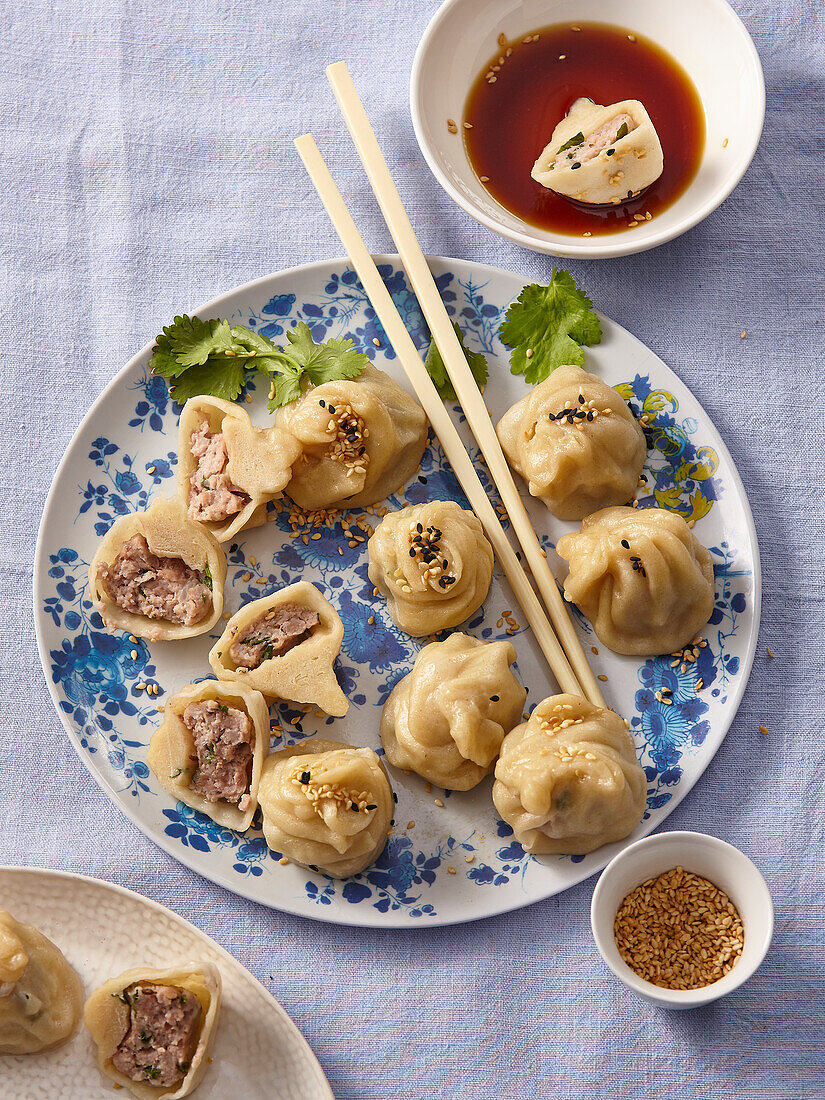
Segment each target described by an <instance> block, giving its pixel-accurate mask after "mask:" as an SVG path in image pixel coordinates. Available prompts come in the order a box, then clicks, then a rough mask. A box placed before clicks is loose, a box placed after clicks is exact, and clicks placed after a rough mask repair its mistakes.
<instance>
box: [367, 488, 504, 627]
mask: <svg viewBox="0 0 825 1100" xmlns="http://www.w3.org/2000/svg"><path fill="white" fill-rule="evenodd" d="M419 525H420V526H421V528H422V533H423V535H424V536H426V534H427V528H433V529H435V530H436V531H440V532H441V536H440V538H439V540H438V547H439V550H438V554H437V555H436V558H437V560H436V561H435V562H434V564H433V568H434V570H435V572H434V574H433V575H432V576H429V577H428V576H425V572H424V568H423V563H422V562H421V560H420V559H419V558H417V557H411V556H410V550H411V549H414V540H415V538H416V535H417V534H418V533H419V532H418V526H419ZM367 552H368V556H369V566H368V575H369V579H370V580H371V581H372V583H373V584H374V585H375V587H376V588H377V589H378V591H379V592H380V593H381V594H382V595H383V596H384V597H385V599H386V601H387V609H388V611H389V613H390V617H391V618H392V620H393V622H394V623H395V625H396V626H397V627H399V629H400V630H404V631H406V633H407V634H411V635H412V636H413V637H416V638H420V637H424V636H425V635H427V634H434V633H436V632H437V631H439V630H448V629H450V628H451V627H454V626H458V625H459V623H463V622H464V620H465V619H468V618H469V617H470V616H471V615H472V614H474V612H476V611H478V609H479V608H480V607H481V605H482V604H483V603H484V601H485V599H486V598H487V593H488V592H489V591H490V582H491V580H492V577H493V548H492V547H491V546H490V543H489V542H488V541H487V538H486V536H485V534H484V529H483V527H482V526H481V521H480V520H479V519H478V517H477V516H476V515H474V513H473V512H468V511H465V510H464V509H462V508H461V507H459V505H458V504H456V502H455V501H454V500H433V501H430V502H428V503H426V504H415V505H411V506H410V507H408V508H402V509H401V511H399V512H391V513H390V514H389V515H387V516H385V517H384V519H383V520H382V521H381V523H380V524H379V525H378V527H377V528H376V529H375V532H374V534H373V535H372V537H371V538H370V539H369V541H368V543H367ZM444 562H446V563H447V567H446V569H443V570H442V569H441V566H442V565H443V563H444ZM451 577H454V578H455V580H454V581H450V582H449V583H447V581H446V580H445V578H447V579H448V578H451ZM442 581H445V583H444V584H442Z"/></svg>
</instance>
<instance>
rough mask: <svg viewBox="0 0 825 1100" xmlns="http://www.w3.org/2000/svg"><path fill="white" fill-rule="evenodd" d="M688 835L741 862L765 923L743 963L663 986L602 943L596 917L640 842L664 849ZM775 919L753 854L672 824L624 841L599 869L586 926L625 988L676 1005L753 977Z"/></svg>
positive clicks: (694, 1002)
mask: <svg viewBox="0 0 825 1100" xmlns="http://www.w3.org/2000/svg"><path fill="white" fill-rule="evenodd" d="M688 839H689V840H692V841H694V842H698V843H701V844H703V845H704V846H705V847H708V848H712V849H715V850H716V852H717V853H718V854H720V855H721V856H722V858H724V859H725V860H727V861H728V862H729V863H731V864H739V865H740V866H741V867H743V869H744V870H745V872H746V873H747V874H749V875H750V877H751V880H752V882H753V884H754V885H755V886H756V889H757V891H758V893H759V894H761V895H762V896H761V898H760V904H762V905H763V906H764V913H765V917H766V922H767V923H766V929H765V934H764V937H763V940H762V943H760V944H759V945H758V947H757V949H756V953H755V954H754V955H753V957H752V958H751V960H750V961H749V962H748V964H747V965H743V963H742V961H740V962H739V963H737V964H736V966H734V967H733V969H732V970H730V971H729V972H728V973H727V974H726V975H725V976H724V977H723V978H720V979H719V980H718V981H716V982H712V983H711V984H710V985H705V986H701V987H700V988H699V989H665V988H663V987H662V986H657V985H653V984H652V982H648V981H645V979H644V978H640V977H639V975H638V974H636V973H635V971H633V970H631V968H630V967H629V966H628V965H627V963H626V962H625V961H624V960H623V959H622V958H621V956H620V955H619V954H618V950H617V949H616V950H615V951H614V950H609V949H607V945H606V944H605V941H604V938H603V937H602V935H601V932H600V930H599V920H598V918H599V917H600V916H603V914H604V910H605V906H606V904H607V903H606V901H605V898H604V895H605V893H606V891H607V885H608V884H609V882H610V880H611V878H612V877H613V875H614V874H615V872H616V870H617V869H618V868H619V867H620V866H621V865H622V864H623V863H627V862H628V861H629V860H631V859H632V858H633V856H634V855H635V854H636V853H637V852H638V851H639V850H641V849H643V848H644V849H648V848H651V849H655V848H660V849H666V848H667V847H668V846H670V845H672V844H673V843H674V842H676V843H679V842H682V841H685V840H688ZM644 881H645V879H644V878H642V879H640V882H644ZM774 920H775V914H774V905H773V898H772V897H771V892H770V890H769V888H768V884H767V882H766V881H765V878H764V876H763V874H762V872H761V871H760V870H759V868H758V867H757V866H756V864H755V863H754V862H753V860H752V859H750V857H749V856H746V855H745V853H744V852H743V851H741V850H740V849H739V848H737V847H736V846H735V845H733V844H729V843H728V842H727V841H725V840H720V839H719V837H716V836H713V835H712V834H711V833H700V832H695V831H692V830H689V829H674V830H669V831H666V832H661V833H651V834H649V835H648V836H646V837H642V838H641V840H637V841H635V842H634V843H633V844H629V845H628V846H627V847H626V848H623V849H622V851H621V852H619V853H618V854H617V855H615V856H614V857H613V859H611V861H610V862H609V863H608V864H607V866H606V867H605V869H604V870H603V871H602V873H601V875H600V876H599V880H598V882H597V883H596V887H595V889H594V890H593V896H592V898H591V901H590V928H591V931H592V934H593V939H594V941H595V943H596V947H597V948H598V951H599V954H600V955H601V957H602V959H603V960H604V962H605V964H606V965H607V966H608V967H609V968H610V970H612V972H613V973H614V974H615V975H616V977H617V978H619V979H621V981H622V982H624V984H625V985H626V986H627V987H628V988H629V989H632V990H633V992H634V993H637V994H638V995H639V996H641V997H644V998H645V999H646V1000H648V1001H654V1002H655V1003H657V1004H661V1005H664V1006H670V1007H677V1008H693V1007H697V1008H698V1007H699V1006H700V1005H704V1004H707V1003H708V1002H710V1001H715V1000H717V999H718V998H719V997H724V996H726V995H727V994H728V993H732V992H733V991H734V990H735V989H738V988H739V987H740V986H741V985H744V983H745V982H746V981H748V979H749V978H751V977H753V975H754V974H755V973H756V971H757V970H758V969H759V967H760V966H761V965H762V963H763V961H764V959H765V956H766V955H767V953H768V949H769V948H770V945H771V941H772V939H773V931H774ZM611 929H612V921H611ZM610 944H611V945H615V941H614V940H613V938H612V936H611V938H610ZM614 955H615V957H614Z"/></svg>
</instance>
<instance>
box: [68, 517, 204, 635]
mask: <svg viewBox="0 0 825 1100" xmlns="http://www.w3.org/2000/svg"><path fill="white" fill-rule="evenodd" d="M133 535H143V537H144V538H145V539H146V542H147V544H148V546H149V549H150V550H151V552H152V553H153V554H157V555H158V557H170V558H180V559H182V560H183V561H184V562H185V563H186V564H187V565H188V566H189V567H190V569H196V570H197V571H198V572H199V573H204V574H206V575H208V576H209V577H211V582H212V611H211V613H210V614H209V615H206V616H205V617H204V618H203V619H201V621H200V622H197V623H194V624H193V625H192V626H185V625H184V624H183V623H173V622H167V621H165V620H163V619H150V618H148V617H146V616H144V615H135V614H132V612H130V611H125V610H124V609H123V608H122V607H119V606H118V605H117V604H116V603H115V602H114V601H113V600H111V599H110V598H109V596H108V594H107V592H106V590H105V589H104V587H103V585H102V584H99V583H98V580H97V572H98V569H99V567H100V566H101V565H102V564H103V563H104V562H105V563H106V564H107V565H111V563H112V562H113V561H114V559H115V558H116V557H117V555H118V553H119V552H120V550H121V549H122V548H123V546H124V544H125V543H127V542H128V541H129V539H131V538H132V536H133ZM207 571H208V572H207ZM225 580H226V555H225V554H224V552H223V550H222V549H221V547H220V545H219V543H218V541H217V540H216V539H215V537H214V535H212V534H211V533H210V532H209V531H207V530H206V528H205V527H204V526H203V525H202V524H200V523H196V522H195V521H194V520H191V519H189V517H188V515H187V514H186V508H185V507H184V505H183V503H182V502H181V501H180V500H179V499H178V498H174V499H172V500H170V499H168V498H167V497H157V498H156V499H155V500H154V501H152V504H151V505H150V506H149V507H148V508H147V509H146V511H145V512H132V513H131V514H130V515H128V516H121V517H120V518H119V519H116V520H115V522H114V523H113V524H112V526H111V527H110V528H109V530H108V531H107V533H106V534H105V535H104V536H103V540H102V542H101V543H100V546H99V547H98V549H97V553H96V554H95V556H94V557H93V558H92V563H91V565H90V566H89V598H90V599H91V601H92V603H93V604H94V607H95V610H96V611H99V612H100V616H101V618H102V619H103V622H104V624H105V626H106V629H107V630H108V631H109V632H110V633H112V634H113V633H115V631H117V630H124V631H126V632H127V633H129V634H135V635H136V636H137V637H139V638H147V639H148V640H149V641H151V642H158V641H165V642H175V641H180V640H182V639H183V638H194V637H197V636H198V635H199V634H206V633H208V631H210V630H211V629H212V627H213V626H214V625H215V623H216V622H217V621H218V619H220V617H221V614H222V613H223V584H224V581H225Z"/></svg>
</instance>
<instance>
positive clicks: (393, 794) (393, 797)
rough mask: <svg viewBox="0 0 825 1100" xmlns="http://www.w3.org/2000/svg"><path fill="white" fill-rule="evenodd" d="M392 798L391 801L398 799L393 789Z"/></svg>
mask: <svg viewBox="0 0 825 1100" xmlns="http://www.w3.org/2000/svg"><path fill="white" fill-rule="evenodd" d="M392 800H393V802H397V801H398V795H397V794H396V793H395V791H393V792H392Z"/></svg>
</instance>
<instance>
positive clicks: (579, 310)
mask: <svg viewBox="0 0 825 1100" xmlns="http://www.w3.org/2000/svg"><path fill="white" fill-rule="evenodd" d="M499 336H500V337H501V340H502V343H504V344H506V345H507V347H509V348H511V349H512V351H511V354H510V370H511V372H512V373H513V374H523V375H524V378H525V381H527V382H529V383H531V384H532V385H535V384H536V383H537V382H543V381H544V380H545V378H547V377H549V375H550V374H551V373H552V372H553V371H554V370H555V369H556V367H560V366H561V365H562V364H563V363H573V364H576V365H578V366H583V365H584V353H583V352H582V349H581V346H580V345H582V344H598V343H600V341H601V338H602V330H601V325H600V323H599V319H598V317H597V316H596V314H595V313H594V312H593V303H592V302H591V301H590V299H589V298H588V297H587V295H586V294H585V293H584V291H583V290H580V289H579V288H578V287H577V286H576V282H575V280H574V279H573V276H572V275H571V274H570V272H569V271H561V270H559V269H557V268H553V272H552V275H551V276H550V282H549V284H548V285H547V286H539V285H538V284H537V283H531V284H530V285H529V286H526V287H525V288H524V290H522V292H521V294H519V296H518V298H517V299H516V301H515V302H513V303H512V304H511V305H510V307H509V309H508V310H507V313H506V314H505V320H504V323H503V324H502V326H501V328H500V329H499ZM528 351H529V352H530V353H531V354H530V355H529V356H528V354H527V352H528Z"/></svg>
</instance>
